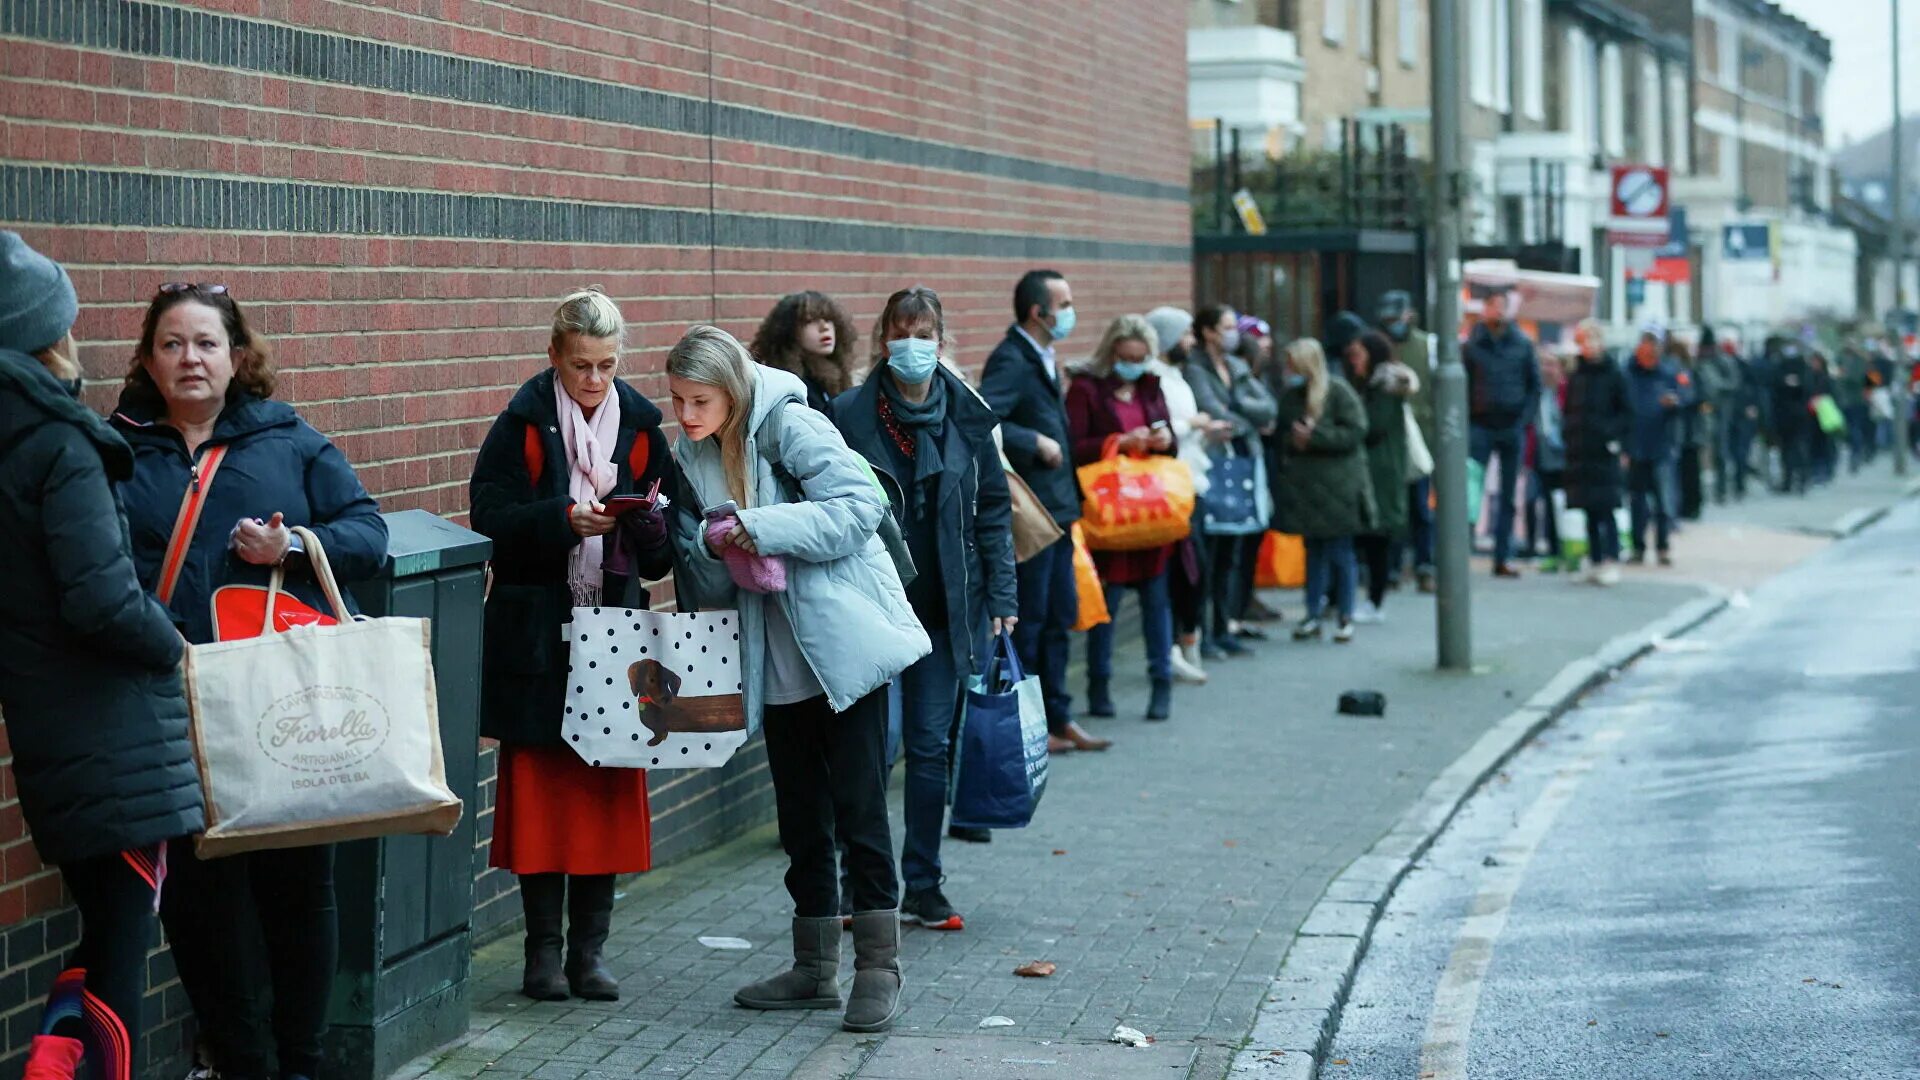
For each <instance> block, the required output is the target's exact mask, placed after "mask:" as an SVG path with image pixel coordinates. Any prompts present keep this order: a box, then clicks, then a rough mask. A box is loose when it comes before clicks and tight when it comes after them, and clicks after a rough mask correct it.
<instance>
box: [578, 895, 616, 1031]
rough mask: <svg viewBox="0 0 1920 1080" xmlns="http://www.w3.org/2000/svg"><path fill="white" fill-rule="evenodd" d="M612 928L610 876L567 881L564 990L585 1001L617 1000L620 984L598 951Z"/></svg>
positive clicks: (601, 948) (604, 945) (603, 945)
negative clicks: (565, 980)
mask: <svg viewBox="0 0 1920 1080" xmlns="http://www.w3.org/2000/svg"><path fill="white" fill-rule="evenodd" d="M612 927H613V875H612V874H592V875H579V874H575V875H569V876H568V878H567V988H568V989H570V990H572V991H573V996H574V997H577V998H585V999H586V1000H588V1001H619V1000H620V984H619V983H617V982H615V981H614V980H613V973H612V972H610V971H608V970H607V965H606V963H605V961H603V960H602V959H601V956H600V954H601V952H602V951H603V950H604V949H605V948H606V945H607V934H608V932H609V931H610V930H611V929H612Z"/></svg>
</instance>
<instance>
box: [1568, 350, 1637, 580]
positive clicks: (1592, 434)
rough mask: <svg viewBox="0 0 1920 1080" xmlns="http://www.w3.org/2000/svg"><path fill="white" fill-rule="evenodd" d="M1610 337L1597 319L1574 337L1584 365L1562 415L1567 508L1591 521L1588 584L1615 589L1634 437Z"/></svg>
mask: <svg viewBox="0 0 1920 1080" xmlns="http://www.w3.org/2000/svg"><path fill="white" fill-rule="evenodd" d="M1606 342H1607V331H1606V327H1605V325H1604V324H1602V323H1601V322H1600V320H1598V319H1586V320H1583V321H1582V322H1581V323H1580V326H1579V328H1578V329H1576V330H1575V331H1574V345H1575V347H1576V348H1577V349H1579V351H1580V362H1579V364H1578V366H1576V367H1575V368H1574V369H1573V374H1572V375H1571V376H1569V377H1568V379H1567V389H1566V400H1565V402H1564V405H1563V409H1562V416H1561V423H1562V428H1561V432H1562V438H1563V439H1564V441H1565V442H1566V447H1567V471H1566V477H1565V481H1566V486H1567V505H1568V506H1569V507H1572V508H1574V509H1576V510H1579V511H1580V512H1581V514H1582V515H1583V516H1584V517H1585V518H1586V519H1587V558H1588V560H1589V563H1590V566H1589V569H1588V571H1587V580H1588V581H1589V582H1591V583H1592V584H1595V585H1614V584H1617V583H1618V582H1619V580H1620V568H1619V565H1618V564H1619V562H1620V529H1619V525H1618V522H1617V521H1616V520H1615V517H1614V514H1615V511H1617V510H1618V509H1619V508H1620V455H1621V452H1622V450H1623V449H1624V448H1625V445H1626V440H1627V436H1628V434H1629V433H1630V432H1631V431H1632V426H1633V413H1632V410H1631V409H1630V408H1629V406H1628V403H1627V378H1626V375H1625V374H1624V373H1622V372H1621V370H1620V365H1619V364H1617V363H1615V362H1614V360H1613V357H1611V356H1609V355H1607V346H1606Z"/></svg>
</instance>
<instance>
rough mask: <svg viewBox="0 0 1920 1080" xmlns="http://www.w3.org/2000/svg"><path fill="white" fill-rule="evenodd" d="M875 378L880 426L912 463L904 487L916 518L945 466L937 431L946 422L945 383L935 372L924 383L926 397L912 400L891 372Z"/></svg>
mask: <svg viewBox="0 0 1920 1080" xmlns="http://www.w3.org/2000/svg"><path fill="white" fill-rule="evenodd" d="M878 378H879V379H880V394H881V398H880V423H881V426H882V427H883V428H885V429H886V434H887V437H888V438H889V439H892V440H893V441H894V445H896V446H898V447H899V448H900V452H901V453H903V454H905V455H906V456H907V457H908V458H909V459H910V460H911V461H912V462H913V479H912V483H910V484H907V485H905V486H906V488H907V492H908V494H907V502H908V506H909V510H910V511H911V512H912V514H913V516H914V517H915V518H916V519H917V518H919V517H920V516H921V515H923V514H924V513H926V508H927V507H928V506H929V505H931V504H932V503H933V502H934V499H935V497H936V493H935V491H934V485H935V484H936V483H937V482H938V481H939V478H940V474H941V472H943V471H945V469H946V464H945V462H943V461H941V460H940V433H941V432H942V431H943V430H945V428H946V425H947V386H946V383H944V382H942V381H941V380H940V375H939V373H938V372H935V373H934V377H933V381H932V382H931V383H929V384H928V386H927V397H926V400H925V401H921V402H918V403H915V402H912V401H908V400H907V399H906V396H905V395H904V394H902V393H900V388H899V386H898V385H897V384H895V383H894V381H893V376H892V375H890V374H885V373H882V374H880V375H879V376H878ZM909 440H910V441H909ZM923 489H924V490H923Z"/></svg>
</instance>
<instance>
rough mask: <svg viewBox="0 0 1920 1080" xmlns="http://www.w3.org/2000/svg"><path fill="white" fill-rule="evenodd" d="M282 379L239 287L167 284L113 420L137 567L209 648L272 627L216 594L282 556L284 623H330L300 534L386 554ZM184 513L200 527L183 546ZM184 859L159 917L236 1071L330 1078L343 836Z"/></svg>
mask: <svg viewBox="0 0 1920 1080" xmlns="http://www.w3.org/2000/svg"><path fill="white" fill-rule="evenodd" d="M273 389H274V376H273V369H272V367H271V366H270V364H269V360H268V354H267V345H266V342H265V341H264V340H262V339H261V338H260V337H259V336H258V335H256V334H255V333H254V332H253V330H252V329H251V328H250V327H249V326H248V324H247V320H246V318H245V316H244V315H243V314H242V313H241V310H240V307H239V305H238V304H236V303H235V302H234V299H233V297H232V296H231V295H229V293H228V292H227V289H226V287H225V286H223V285H191V284H183V283H176V284H169V285H163V286H161V287H160V290H159V292H158V293H156V294H155V296H154V298H153V301H152V303H150V304H149V305H148V306H147V314H146V318H145V321H144V322H143V323H142V326H141V331H140V340H139V344H138V345H137V347H136V348H135V351H134V358H133V364H132V367H131V369H130V370H129V372H128V374H127V381H126V388H125V390H124V391H123V392H122V393H121V395H120V403H119V406H118V407H117V409H116V410H115V412H114V416H113V424H114V427H115V429H116V430H117V431H119V433H120V434H121V436H122V437H124V438H125V439H126V440H127V442H128V444H129V445H130V446H132V448H133V456H134V464H133V477H132V479H130V480H129V481H127V483H126V485H125V488H124V491H125V495H126V505H127V517H128V521H129V524H130V526H131V529H132V534H133V555H134V564H135V566H136V567H138V569H139V571H140V580H141V583H142V584H144V585H145V586H146V587H147V588H148V589H150V590H152V591H153V592H154V593H155V594H156V595H157V596H159V598H160V601H161V602H162V603H163V604H166V605H167V607H168V609H169V612H170V614H171V615H172V616H173V619H174V623H175V625H177V626H179V627H180V629H181V632H182V633H183V634H184V635H185V636H186V639H187V641H189V642H191V643H193V644H203V643H206V642H211V641H215V640H220V639H223V638H225V639H231V638H236V637H250V636H253V635H254V634H257V633H258V632H259V625H258V623H252V624H251V625H245V624H243V625H240V626H228V627H217V626H216V625H215V619H214V615H213V604H214V599H215V596H216V594H217V593H218V591H219V590H220V589H221V588H223V587H225V586H230V585H234V586H261V587H264V586H265V585H266V584H267V583H268V581H269V579H270V578H271V576H272V571H273V567H275V566H284V567H285V568H286V591H287V593H288V594H289V596H290V597H291V598H292V599H291V601H288V600H285V599H283V600H282V601H281V602H280V604H279V605H278V606H277V607H276V609H275V610H276V611H277V612H279V613H280V615H281V619H280V621H281V622H282V624H288V623H293V622H298V621H315V620H318V619H321V618H323V616H322V615H321V613H322V612H324V611H327V610H329V606H328V605H327V603H326V602H325V600H324V598H323V597H322V595H321V592H320V588H319V584H318V582H317V581H316V580H315V578H314V576H313V574H312V572H311V570H310V569H309V568H308V566H307V562H306V557H305V556H304V555H303V554H302V551H301V548H300V545H299V543H298V541H297V540H296V538H295V537H294V536H293V535H292V533H291V531H290V529H291V528H292V527H293V526H304V527H306V528H308V529H310V530H312V532H313V533H314V535H316V536H317V537H318V538H319V539H320V541H321V543H322V545H323V546H324V547H325V549H326V554H327V558H328V560H329V562H330V563H331V564H332V566H333V571H334V576H335V577H336V578H338V579H339V580H340V581H341V582H342V583H343V584H344V583H350V582H354V581H361V580H366V579H369V578H372V577H374V576H375V575H376V574H378V573H379V572H380V570H381V569H382V568H383V567H384V566H385V564H386V558H387V525H386V522H385V521H384V520H383V519H382V518H381V517H380V508H379V506H378V504H376V503H375V502H374V501H373V498H372V497H371V496H369V495H368V494H367V491H366V488H364V487H362V486H361V484H360V480H359V478H358V477H356V476H355V475H354V472H353V467H352V466H350V465H349V464H347V459H346V457H345V455H343V454H341V452H340V451H339V449H338V448H336V447H335V446H334V445H333V444H332V443H331V442H329V441H328V440H327V438H326V436H324V435H322V434H320V433H319V432H318V431H316V430H314V429H313V428H312V427H311V426H309V425H308V424H307V422H306V421H305V420H303V419H301V418H300V415H299V414H298V413H296V412H294V410H293V409H292V407H290V406H288V405H286V404H284V403H282V402H279V401H275V400H272V394H273ZM183 510H186V511H187V514H186V515H185V516H184V517H183V515H182V511H183ZM177 521H186V522H187V523H188V524H189V525H190V526H191V529H192V531H191V532H190V533H189V534H187V535H186V536H185V537H183V538H182V539H183V546H182V547H181V548H180V549H179V550H178V551H177V552H176V551H171V550H170V541H171V540H172V538H173V535H174V529H175V525H176V522H177ZM349 604H351V599H350V598H349ZM302 605H304V607H305V608H307V609H310V610H306V611H303V610H302ZM256 618H257V616H256ZM169 864H170V865H169V873H168V881H167V887H166V890H165V892H164V894H163V896H162V902H161V910H160V917H161V919H162V921H164V922H165V924H166V927H167V936H168V938H169V940H170V941H171V942H172V944H173V957H174V963H175V966H177V967H178V968H179V970H180V977H181V981H182V983H183V984H184V985H185V986H186V989H187V994H188V997H190V998H191V999H192V1001H193V1007H194V1013H195V1016H196V1018H197V1020H198V1021H199V1026H200V1030H201V1032H202V1033H203V1035H204V1037H205V1038H206V1040H207V1043H208V1049H209V1050H210V1052H211V1054H212V1055H213V1056H214V1058H215V1064H216V1066H217V1067H218V1068H219V1070H220V1072H221V1074H222V1075H223V1076H225V1077H229V1078H251V1077H263V1076H278V1077H280V1078H281V1080H294V1078H296V1077H298V1078H307V1077H313V1076H315V1075H317V1074H318V1070H319V1067H320V1059H321V1056H322V1051H321V1042H322V1039H323V1037H324V1036H325V1033H326V1023H327V1004H328V1000H329V998H330V996H331V991H332V986H333V975H334V969H335V967H336V966H337V965H338V959H339V957H338V954H339V926H338V918H337V912H336V910H335V907H334V899H333V845H331V844H313V845H308V846H305V847H293V848H283V849H278V850H273V851H251V852H246V853H244V854H239V855H229V856H226V857H224V858H218V859H205V860H202V859H199V858H197V857H195V856H194V854H193V852H192V851H191V850H189V849H188V848H187V846H186V845H181V846H180V848H179V850H178V851H177V852H174V853H172V857H171V858H170V859H169Z"/></svg>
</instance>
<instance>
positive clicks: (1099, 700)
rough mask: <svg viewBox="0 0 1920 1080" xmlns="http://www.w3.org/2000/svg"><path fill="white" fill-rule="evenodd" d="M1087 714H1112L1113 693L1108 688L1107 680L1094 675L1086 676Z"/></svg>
mask: <svg viewBox="0 0 1920 1080" xmlns="http://www.w3.org/2000/svg"><path fill="white" fill-rule="evenodd" d="M1087 715H1088V716H1112V715H1113V694H1112V693H1111V692H1110V691H1109V690H1108V680H1106V679H1102V678H1100V677H1098V676H1096V675H1089V676H1087Z"/></svg>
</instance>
